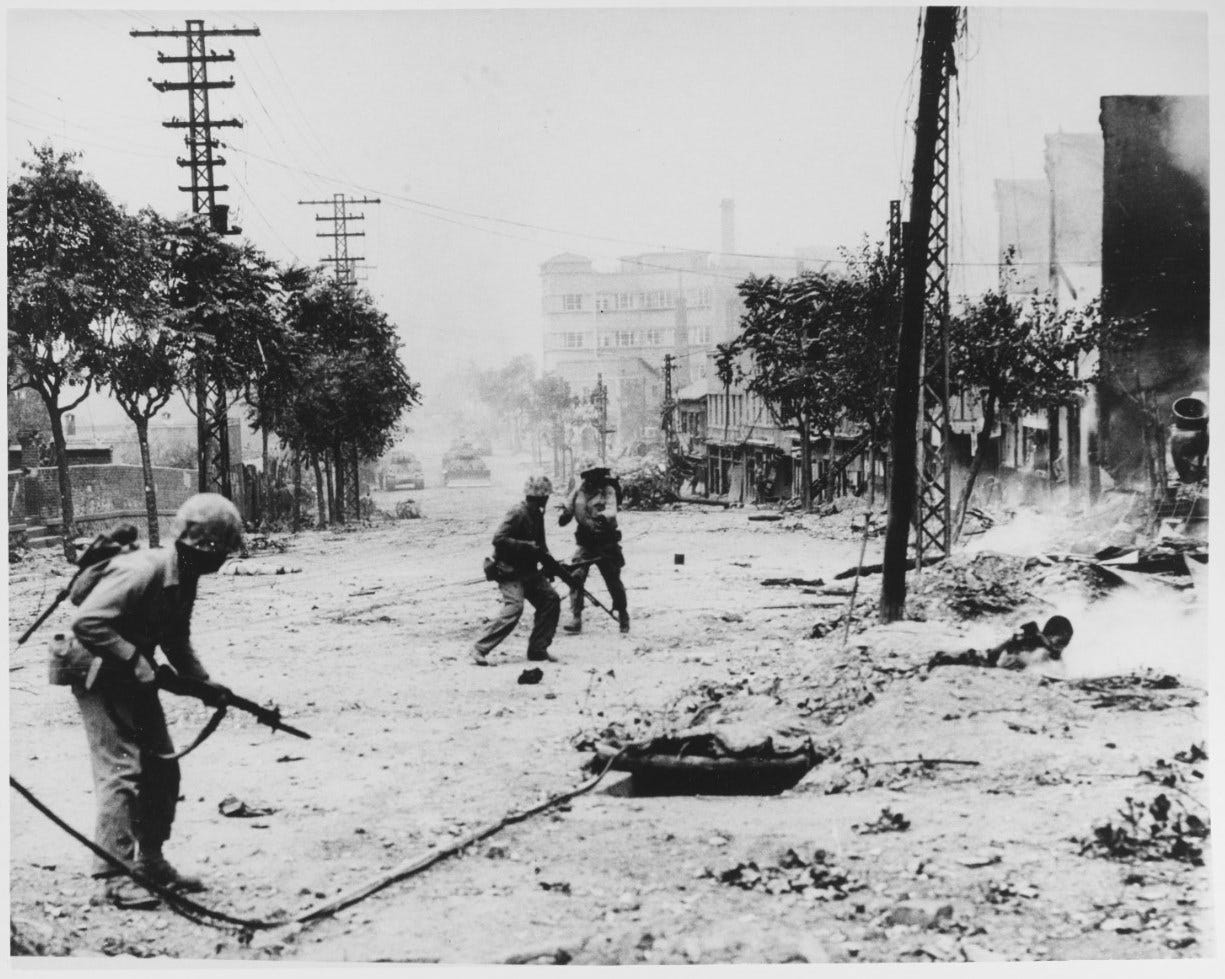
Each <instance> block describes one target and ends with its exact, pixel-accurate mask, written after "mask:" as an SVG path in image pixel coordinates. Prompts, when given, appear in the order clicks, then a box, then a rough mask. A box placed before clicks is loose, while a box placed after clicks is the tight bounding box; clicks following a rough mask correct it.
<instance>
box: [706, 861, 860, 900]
mask: <svg viewBox="0 0 1225 979" xmlns="http://www.w3.org/2000/svg"><path fill="white" fill-rule="evenodd" d="M708 876H710V877H714V878H715V879H716V880H718V881H719V882H720V883H722V884H729V885H731V886H732V887H739V888H740V889H741V890H744V891H764V892H765V893H767V894H801V895H803V896H804V897H805V898H807V899H808V900H810V901H844V900H846V898H847V896H848V895H849V894H850V893H852V892H853V891H857V890H862V889H863V888H864V887H865V885H864V884H863V883H862V882H860V881H859V880H857V879H856V878H855V877H854V876H852V875H851V873H850V872H849V871H848V870H846V868H844V867H842V866H840V865H839V864H837V863H836V862H835V861H834V860H833V858H832V857H831V856H830V854H829V853H828V852H826V851H825V850H816V851H814V852H813V854H812V856H804V855H803V854H801V853H800V852H799V851H797V850H796V849H794V848H791V849H788V850H785V851H784V852H783V853H782V854H781V855H780V856H779V858H778V859H777V861H775V862H773V863H766V862H762V863H758V862H757V861H756V860H747V861H744V862H742V863H737V864H733V865H732V866H730V867H727V868H725V869H723V870H720V871H708Z"/></svg>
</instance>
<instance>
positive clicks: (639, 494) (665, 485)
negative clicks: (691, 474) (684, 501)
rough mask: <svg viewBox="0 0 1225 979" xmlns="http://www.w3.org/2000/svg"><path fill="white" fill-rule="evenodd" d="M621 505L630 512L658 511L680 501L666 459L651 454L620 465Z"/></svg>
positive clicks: (628, 460)
mask: <svg viewBox="0 0 1225 979" xmlns="http://www.w3.org/2000/svg"><path fill="white" fill-rule="evenodd" d="M617 479H618V481H619V482H620V483H621V506H622V507H624V508H625V509H626V510H658V509H660V508H662V507H664V506H667V505H668V504H669V503H675V502H676V501H677V499H678V497H677V495H676V489H675V487H674V486H673V485H672V483H671V481H670V480H669V478H668V467H667V465H666V464H665V462H664V460H663V457H662V456H660V455H658V454H656V453H650V454H648V455H645V456H641V457H639V458H631V459H623V460H622V461H621V462H620V463H618V465H617Z"/></svg>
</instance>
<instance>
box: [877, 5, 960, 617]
mask: <svg viewBox="0 0 1225 979" xmlns="http://www.w3.org/2000/svg"><path fill="white" fill-rule="evenodd" d="M957 14H958V10H957V8H956V7H928V8H926V12H925V15H924V24H923V54H922V60H921V66H920V77H919V110H918V117H917V119H916V121H915V155H914V169H913V171H912V179H911V194H910V222H909V224H910V227H909V240H908V241H906V242H905V243H904V246H903V256H904V257H903V261H904V263H905V266H904V268H905V273H904V276H903V282H902V323H901V329H900V331H899V334H898V363H897V383H896V384H895V386H894V393H893V411H892V415H893V432H892V440H891V451H890V457H891V459H892V464H893V478H892V479H891V480H890V485H889V521H888V526H887V529H886V533H885V555H884V568H883V574H882V576H881V579H882V580H881V598H880V618H881V621H882V622H894V621H896V620H898V619H900V618H901V617H902V616H903V614H904V613H905V610H906V548H907V542H908V540H909V538H910V528H911V523H912V520H913V518H914V513H915V496H916V493H915V488H916V477H917V472H916V465H917V462H918V442H917V438H916V424H917V421H918V415H919V393H920V388H921V383H922V378H921V376H920V375H921V374H922V372H923V339H924V335H923V334H924V311H925V306H926V299H927V295H926V293H927V290H926V285H927V275H928V264H929V254H928V248H926V247H923V244H924V243H926V242H927V241H928V237H929V233H930V231H931V225H932V185H933V177H934V173H935V168H936V150H937V142H938V140H939V135H940V134H939V130H940V111H941V97H942V93H943V92H944V90H945V88H946V85H947V81H948V76H949V74H950V73H951V72H952V71H953V39H954V37H955V35H956V32H957ZM919 532H920V533H922V530H921V529H920V531H919Z"/></svg>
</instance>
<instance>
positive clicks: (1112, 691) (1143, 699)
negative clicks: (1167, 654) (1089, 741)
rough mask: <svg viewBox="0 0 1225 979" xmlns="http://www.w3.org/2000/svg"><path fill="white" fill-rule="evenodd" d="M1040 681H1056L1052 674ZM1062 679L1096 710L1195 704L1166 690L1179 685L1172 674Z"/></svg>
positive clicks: (1151, 708) (1154, 673)
mask: <svg viewBox="0 0 1225 979" xmlns="http://www.w3.org/2000/svg"><path fill="white" fill-rule="evenodd" d="M1043 682H1059V681H1057V680H1056V679H1055V678H1054V677H1050V678H1048V677H1043ZM1065 682H1067V684H1068V686H1069V687H1070V688H1071V689H1073V690H1076V691H1079V692H1083V693H1087V694H1089V695H1090V696H1089V697H1088V698H1086V699H1087V702H1088V703H1089V706H1090V707H1093V708H1096V709H1100V708H1103V707H1115V708H1120V709H1123V710H1168V709H1170V708H1172V707H1194V706H1196V705H1197V704H1198V703H1199V701H1198V700H1197V699H1195V698H1194V697H1191V696H1188V695H1186V694H1178V693H1171V692H1169V691H1173V690H1177V689H1179V688H1181V687H1182V682H1181V681H1180V680H1179V679H1178V677H1176V676H1173V675H1171V674H1169V673H1160V672H1158V671H1156V670H1144V671H1141V672H1135V673H1123V674H1119V675H1117V676H1103V677H1092V678H1088V679H1080V680H1069V681H1065Z"/></svg>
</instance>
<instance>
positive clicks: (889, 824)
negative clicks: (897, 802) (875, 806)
mask: <svg viewBox="0 0 1225 979" xmlns="http://www.w3.org/2000/svg"><path fill="white" fill-rule="evenodd" d="M851 829H853V830H854V831H855V832H856V833H859V834H860V835H861V836H868V835H871V834H875V833H904V832H905V831H906V830H908V829H910V820H909V819H907V818H906V817H905V816H904V815H902V813H900V812H894V811H893V810H892V809H890V808H889V807H888V806H886V807H885V808H884V809H882V810H881V811H880V815H879V816H877V817H876V819H874V820H872V822H870V823H855V824H854V825H853V826H852V827H851Z"/></svg>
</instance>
